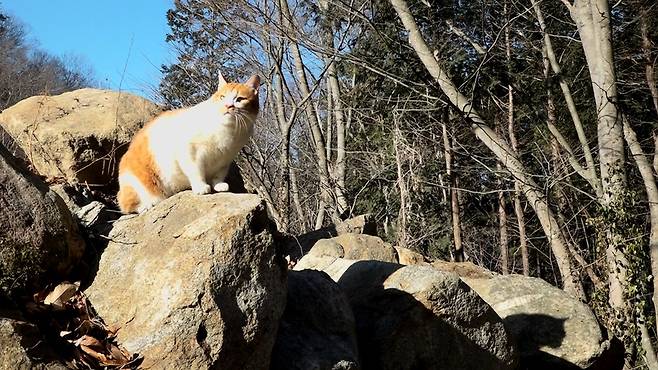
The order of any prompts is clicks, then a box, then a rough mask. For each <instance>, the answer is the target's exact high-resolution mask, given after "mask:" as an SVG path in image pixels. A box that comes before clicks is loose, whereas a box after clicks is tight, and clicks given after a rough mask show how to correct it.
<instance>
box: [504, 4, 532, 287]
mask: <svg viewBox="0 0 658 370" xmlns="http://www.w3.org/2000/svg"><path fill="white" fill-rule="evenodd" d="M504 11H505V17H506V18H507V26H506V27H505V60H506V62H507V75H508V78H509V80H510V83H508V85H507V131H508V135H509V139H510V144H511V145H512V150H514V154H516V156H517V157H518V156H519V143H518V141H517V140H516V134H515V132H514V126H515V125H514V88H513V86H512V83H511V80H512V76H513V75H514V71H513V70H512V42H511V40H510V27H511V25H510V15H509V8H508V1H505V4H504ZM514 213H515V214H516V222H517V224H518V227H519V249H521V263H522V265H523V275H525V276H530V262H529V261H528V242H527V240H526V231H525V217H524V214H523V205H522V204H521V184H519V181H518V180H514Z"/></svg>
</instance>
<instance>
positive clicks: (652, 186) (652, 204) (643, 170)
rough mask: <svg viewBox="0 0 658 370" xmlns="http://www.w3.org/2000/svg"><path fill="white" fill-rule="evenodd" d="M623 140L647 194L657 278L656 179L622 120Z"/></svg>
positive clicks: (657, 295)
mask: <svg viewBox="0 0 658 370" xmlns="http://www.w3.org/2000/svg"><path fill="white" fill-rule="evenodd" d="M624 138H625V139H626V143H627V144H628V147H629V149H630V151H631V154H632V155H633V159H634V160H635V164H636V165H637V168H638V170H639V171H640V175H641V176H642V181H643V182H644V189H645V191H646V193H647V200H648V201H649V219H650V221H651V231H650V233H649V253H650V256H651V273H652V275H653V276H658V186H657V185H656V177H655V175H654V172H653V168H652V167H651V163H650V162H649V160H648V158H647V156H646V155H645V154H644V151H643V150H642V147H641V146H640V142H639V141H638V139H637V135H636V134H635V131H634V130H633V128H632V127H631V126H630V124H629V122H628V120H627V119H625V118H624ZM652 301H653V306H654V307H658V279H653V296H652ZM654 311H655V314H656V319H657V322H656V325H658V310H654Z"/></svg>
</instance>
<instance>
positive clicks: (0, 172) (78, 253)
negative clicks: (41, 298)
mask: <svg viewBox="0 0 658 370" xmlns="http://www.w3.org/2000/svg"><path fill="white" fill-rule="evenodd" d="M0 225H2V227H0V296H2V295H5V296H13V295H16V294H21V293H28V292H29V291H35V290H38V289H40V288H42V287H43V285H44V284H45V283H46V282H47V281H48V279H51V278H54V280H55V281H60V280H61V279H63V278H64V277H65V276H66V275H67V274H68V273H69V272H70V271H71V270H72V268H73V267H74V266H75V264H76V263H77V262H78V261H79V260H80V258H81V257H82V254H83V253H84V249H85V244H84V241H83V240H82V238H81V237H80V235H79V233H78V228H77V225H76V224H75V222H74V221H73V218H72V217H71V214H70V212H69V210H68V209H67V208H66V205H65V204H64V202H63V201H62V199H61V198H60V197H59V196H58V195H57V194H55V193H54V192H53V191H51V190H50V189H49V188H48V186H46V184H44V183H43V182H42V181H41V180H40V179H38V178H36V177H35V176H33V175H32V174H30V173H29V172H28V171H27V170H26V169H25V167H24V166H23V164H22V163H20V162H19V161H18V160H16V159H15V158H14V157H13V156H11V154H9V152H7V150H6V149H5V148H4V147H2V146H0Z"/></svg>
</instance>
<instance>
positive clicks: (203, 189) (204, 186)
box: [192, 184, 210, 195]
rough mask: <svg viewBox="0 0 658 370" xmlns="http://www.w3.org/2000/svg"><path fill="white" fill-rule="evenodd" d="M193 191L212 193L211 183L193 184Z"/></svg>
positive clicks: (196, 192) (200, 193)
mask: <svg viewBox="0 0 658 370" xmlns="http://www.w3.org/2000/svg"><path fill="white" fill-rule="evenodd" d="M192 191H193V192H194V194H199V195H203V194H210V185H209V184H194V185H192Z"/></svg>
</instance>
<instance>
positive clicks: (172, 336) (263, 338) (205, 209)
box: [87, 192, 287, 369]
mask: <svg viewBox="0 0 658 370" xmlns="http://www.w3.org/2000/svg"><path fill="white" fill-rule="evenodd" d="M110 239H111V241H110V243H109V245H108V247H107V249H106V250H105V251H104V253H103V255H102V257H101V260H100V263H99V266H100V267H99V270H98V273H97V275H96V278H95V279H94V281H93V283H92V285H91V286H90V287H89V289H88V290H87V294H88V296H89V299H90V301H91V303H92V305H93V306H94V307H95V308H96V310H97V311H98V313H99V315H100V316H101V317H102V318H103V319H104V320H105V321H106V323H108V324H109V325H114V326H116V327H119V328H120V330H119V333H118V340H119V342H120V343H121V344H122V345H124V346H125V347H126V349H128V350H129V351H131V352H138V353H140V354H142V355H143V356H144V364H143V366H144V367H145V368H150V369H207V368H212V369H267V368H268V367H269V362H270V355H271V351H272V347H273V345H274V341H275V338H276V333H277V329H278V325H279V319H280V318H281V316H282V314H283V311H284V307H285V301H286V275H287V273H286V264H285V260H284V259H283V257H282V256H279V255H277V253H276V251H275V249H276V248H275V244H274V242H273V237H272V229H271V222H270V221H269V219H268V218H267V214H266V211H265V205H264V204H263V203H262V202H261V200H260V198H259V197H258V196H256V195H250V194H239V195H238V194H227V193H225V194H213V195H204V196H199V195H194V194H192V193H191V192H183V193H179V194H177V195H175V196H173V197H171V198H168V199H166V200H164V201H163V202H161V203H159V204H158V205H157V206H155V207H154V208H152V209H151V210H149V211H147V212H145V213H144V214H142V215H139V216H132V217H131V216H126V217H123V218H121V219H119V220H117V221H116V222H115V224H114V229H113V230H112V232H111V233H110Z"/></svg>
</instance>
